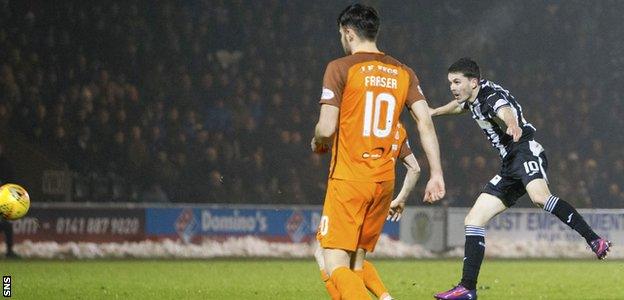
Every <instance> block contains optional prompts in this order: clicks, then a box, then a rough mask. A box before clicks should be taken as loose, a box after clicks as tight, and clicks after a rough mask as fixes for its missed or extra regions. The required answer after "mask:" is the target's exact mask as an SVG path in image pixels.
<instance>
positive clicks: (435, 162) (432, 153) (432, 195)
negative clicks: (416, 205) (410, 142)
mask: <svg viewBox="0 0 624 300" xmlns="http://www.w3.org/2000/svg"><path fill="white" fill-rule="evenodd" d="M410 113H411V115H412V118H414V120H415V121H416V124H417V128H418V133H419V135H420V143H421V145H422V147H423V150H424V151H425V154H426V155H427V161H428V162H429V169H430V175H431V177H430V178H429V181H428V182H427V186H426V188H425V196H424V199H423V200H424V201H425V202H428V203H433V202H435V201H438V200H440V199H442V198H443V197H444V195H445V194H446V190H445V187H444V176H443V174H442V164H441V163H440V145H439V143H438V137H437V136H436V132H435V127H434V126H433V121H432V120H431V115H430V114H429V105H428V104H427V101H425V100H421V101H416V102H414V103H412V105H411V106H410Z"/></svg>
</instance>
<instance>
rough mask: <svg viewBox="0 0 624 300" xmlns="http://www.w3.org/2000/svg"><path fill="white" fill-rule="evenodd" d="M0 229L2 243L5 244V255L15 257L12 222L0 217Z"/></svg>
mask: <svg viewBox="0 0 624 300" xmlns="http://www.w3.org/2000/svg"><path fill="white" fill-rule="evenodd" d="M0 230H1V231H3V232H4V243H5V244H6V250H7V251H6V257H8V258H12V257H17V255H16V254H15V252H13V224H11V223H10V222H9V221H7V220H4V219H2V218H0Z"/></svg>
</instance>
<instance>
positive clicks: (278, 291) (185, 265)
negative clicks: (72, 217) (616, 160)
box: [0, 259, 624, 300]
mask: <svg viewBox="0 0 624 300" xmlns="http://www.w3.org/2000/svg"><path fill="white" fill-rule="evenodd" d="M372 262H373V263H374V264H375V265H376V266H377V269H378V271H379V273H380V274H381V276H382V279H383V280H384V282H385V283H386V286H387V287H388V288H389V289H390V292H391V293H392V294H393V296H394V297H395V298H396V299H432V295H433V294H434V293H435V292H438V291H441V290H444V289H447V288H449V287H451V285H452V284H454V283H456V282H457V280H458V279H459V276H460V273H461V259H452V260H372ZM481 270H482V272H481V276H480V282H479V291H478V293H479V299H624V261H617V260H614V261H609V260H606V261H598V260H596V261H589V260H561V261H558V260H486V261H485V263H484V264H483V266H482V268H481ZM0 275H11V276H12V281H13V283H12V292H13V297H12V299H298V300H302V299H327V294H326V292H325V290H324V286H323V284H322V283H321V281H320V278H319V273H318V268H317V266H316V264H315V263H314V261H313V259H310V260H261V259H227V260H92V261H46V260H34V261H29V260H20V261H7V260H0ZM7 299H9V298H7Z"/></svg>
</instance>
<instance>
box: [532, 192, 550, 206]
mask: <svg viewBox="0 0 624 300" xmlns="http://www.w3.org/2000/svg"><path fill="white" fill-rule="evenodd" d="M549 197H550V193H534V194H529V198H531V201H532V202H533V204H535V205H537V206H539V207H544V205H546V201H548V198H549Z"/></svg>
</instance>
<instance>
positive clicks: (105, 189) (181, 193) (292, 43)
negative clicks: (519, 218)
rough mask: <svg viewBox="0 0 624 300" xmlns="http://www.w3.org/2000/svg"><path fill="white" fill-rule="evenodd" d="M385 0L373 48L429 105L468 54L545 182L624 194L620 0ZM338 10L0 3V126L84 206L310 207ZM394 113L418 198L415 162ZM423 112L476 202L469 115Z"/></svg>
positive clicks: (583, 194) (448, 172) (454, 201)
mask: <svg viewBox="0 0 624 300" xmlns="http://www.w3.org/2000/svg"><path fill="white" fill-rule="evenodd" d="M380 3H381V4H380V5H379V7H380V13H381V15H382V28H381V36H380V40H379V44H380V47H381V48H382V49H383V50H384V51H387V52H388V53H391V54H392V55H393V56H395V57H396V58H398V59H399V60H401V61H403V62H405V63H407V64H408V65H410V66H412V67H413V68H414V70H415V71H416V73H417V74H418V76H419V77H420V80H421V86H422V87H423V89H424V92H425V95H426V96H427V98H428V99H429V103H430V105H431V106H439V105H442V104H444V103H446V102H447V101H448V100H450V93H449V92H448V86H447V83H446V67H447V66H448V65H449V64H450V63H452V62H453V61H454V60H456V59H457V58H459V57H461V56H471V57H473V58H474V59H475V60H477V61H478V62H480V63H481V65H482V73H483V75H484V77H486V78H488V79H491V80H493V81H495V82H497V83H500V84H502V85H503V86H505V87H507V88H508V89H510V90H511V92H512V94H514V95H515V96H516V98H517V99H518V100H519V101H520V103H521V104H522V105H523V108H524V110H525V115H526V117H527V118H528V119H529V121H530V122H532V123H533V124H534V125H535V126H536V127H537V129H538V135H537V138H538V140H539V141H540V142H542V144H543V145H544V146H545V148H546V150H547V154H548V157H549V160H550V164H549V179H550V181H551V184H552V185H553V190H555V191H556V193H557V194H558V195H559V196H560V197H561V198H564V199H566V200H568V201H570V202H573V203H575V204H576V205H578V206H581V207H621V206H622V204H623V203H624V202H623V199H624V191H622V189H623V188H624V187H622V186H621V185H622V182H624V181H623V179H624V158H623V157H624V155H623V154H624V153H623V149H622V147H619V146H620V145H624V138H623V137H622V135H621V134H620V133H619V130H618V129H619V128H621V127H622V125H624V124H623V123H624V121H623V120H622V118H620V117H619V115H620V114H621V113H622V112H624V104H623V103H622V101H620V100H619V95H620V94H621V93H620V92H619V90H620V89H623V88H622V87H621V86H620V85H619V84H618V83H619V79H620V77H621V76H622V74H623V73H622V72H623V71H622V70H623V69H622V68H621V66H622V65H624V56H623V55H621V54H622V53H620V52H622V51H624V50H623V49H624V47H623V46H624V45H622V44H623V43H624V40H622V39H620V38H619V36H620V35H621V34H624V32H623V31H624V29H622V28H620V27H621V26H619V27H618V26H613V25H614V24H617V23H618V20H619V15H618V13H617V11H618V10H617V9H613V7H614V6H617V7H621V8H624V3H619V2H617V1H603V2H599V3H592V4H591V6H590V5H589V4H585V3H584V2H580V1H570V2H569V3H566V4H563V3H559V4H548V3H543V2H535V1H527V2H511V3H506V4H505V3H502V2H500V3H499V1H483V2H479V3H475V2H466V3H456V5H452V6H451V5H450V4H448V3H431V1H414V2H410V3H408V4H401V6H400V5H399V4H397V3H394V2H391V1H380ZM405 5H407V6H405ZM342 6H343V4H338V3H333V2H327V3H308V2H303V1H277V0H267V1H252V2H249V1H240V0H239V1H218V0H217V1H186V2H183V3H177V2H174V1H160V2H158V4H157V5H156V4H154V3H152V2H150V1H136V0H131V1H111V2H106V3H96V4H92V3H86V2H78V1H62V2H60V3H48V2H45V1H41V2H38V1H8V0H0V120H1V126H3V127H10V128H12V129H13V130H15V132H19V134H21V135H23V136H24V137H25V138H26V139H27V140H29V141H30V142H31V143H32V145H33V147H37V148H39V149H41V151H42V152H44V153H46V154H48V155H49V159H52V160H58V161H62V162H64V163H65V164H67V166H68V168H69V169H70V170H71V171H72V172H74V173H75V174H76V176H75V177H74V182H73V190H72V193H73V198H74V199H76V200H79V201H149V202H169V201H171V202H200V203H283V204H319V203H322V201H323V197H324V191H325V182H326V179H327V171H328V161H329V157H328V156H319V155H317V154H312V153H311V152H310V150H309V140H310V138H311V137H312V133H313V127H314V124H315V123H316V121H317V120H316V118H317V117H318V104H317V102H318V97H319V95H320V90H321V81H322V76H323V72H324V69H325V66H326V64H327V63H328V62H329V61H330V60H331V59H334V58H337V57H339V56H341V55H343V53H342V50H341V47H340V44H339V35H338V32H337V28H336V25H335V18H336V16H337V14H338V13H339V11H340V10H341V9H342V8H343V7H342ZM475 20H478V21H475ZM458 24H464V25H465V26H457V25H458ZM404 122H405V123H406V124H408V126H407V128H408V131H410V128H411V131H410V137H411V139H412V148H413V150H414V152H415V153H416V154H417V157H418V159H419V161H420V162H421V165H422V166H423V173H422V174H423V175H422V179H421V181H420V183H419V184H418V187H417V189H416V190H415V192H414V195H413V197H412V200H411V203H412V204H418V203H420V198H421V197H422V190H423V188H424V183H425V182H426V180H427V175H428V173H427V163H426V158H425V157H424V155H423V153H422V150H421V148H420V147H419V141H418V136H417V134H416V129H415V126H414V123H413V122H412V121H411V120H408V119H405V120H404ZM435 123H436V129H437V132H438V136H439V140H440V143H441V149H442V157H443V167H444V170H445V176H446V184H447V189H448V197H447V198H446V200H445V201H447V203H448V204H449V205H455V206H457V205H459V206H465V205H470V204H471V203H472V201H474V196H475V195H476V194H477V193H478V192H479V190H480V189H481V187H482V185H483V184H484V183H485V182H487V180H489V179H490V178H491V177H492V176H494V175H495V173H496V172H497V171H498V167H499V163H500V161H499V159H498V157H497V154H496V152H495V151H494V150H492V149H490V148H489V143H488V142H487V140H486V139H485V137H484V136H482V133H481V132H480V130H479V129H478V127H477V126H476V125H475V124H473V123H474V122H473V121H472V120H470V117H468V116H464V117H463V118H441V119H436V120H435ZM6 147H10V145H6ZM398 174H399V177H398V179H399V180H397V183H400V182H401V181H402V175H401V174H402V170H401V167H398ZM525 202H526V201H525Z"/></svg>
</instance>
